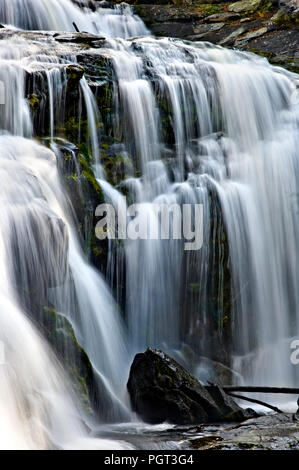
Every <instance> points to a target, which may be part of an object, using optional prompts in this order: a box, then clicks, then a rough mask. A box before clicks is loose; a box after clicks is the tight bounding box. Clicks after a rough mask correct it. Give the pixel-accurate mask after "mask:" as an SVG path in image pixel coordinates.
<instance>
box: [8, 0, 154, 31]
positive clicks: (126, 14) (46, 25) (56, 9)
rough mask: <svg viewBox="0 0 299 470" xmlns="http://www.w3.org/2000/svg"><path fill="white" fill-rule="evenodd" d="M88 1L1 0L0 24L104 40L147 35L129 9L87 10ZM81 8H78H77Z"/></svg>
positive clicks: (97, 8) (121, 7)
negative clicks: (78, 33) (91, 35)
mask: <svg viewBox="0 0 299 470" xmlns="http://www.w3.org/2000/svg"><path fill="white" fill-rule="evenodd" d="M90 3H91V2H89V0H80V2H76V1H72V0H39V1H38V2H36V1H35V0H1V2H0V21H1V23H4V24H5V25H11V26H15V27H17V28H22V29H29V30H49V31H74V30H75V27H74V23H75V24H76V26H77V28H79V30H80V31H87V32H89V33H94V34H98V35H102V36H104V37H124V38H125V37H135V36H143V35H147V34H149V32H148V30H147V29H146V27H145V26H144V23H143V22H142V21H141V19H140V18H139V17H138V16H136V15H134V14H133V11H132V8H131V7H130V6H129V5H127V4H125V3H122V4H120V5H118V6H116V8H114V9H111V8H99V7H97V6H95V7H94V8H93V9H91V8H90V6H91V5H90ZM79 5H80V6H79Z"/></svg>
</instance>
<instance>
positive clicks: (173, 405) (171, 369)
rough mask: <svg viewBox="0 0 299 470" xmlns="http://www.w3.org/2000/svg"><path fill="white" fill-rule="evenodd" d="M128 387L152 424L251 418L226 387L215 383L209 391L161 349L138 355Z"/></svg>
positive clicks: (134, 402) (137, 408)
mask: <svg viewBox="0 0 299 470" xmlns="http://www.w3.org/2000/svg"><path fill="white" fill-rule="evenodd" d="M127 386H128V391H129V394H130V398H131V403H132V407H133V409H134V411H136V412H137V413H138V414H139V415H140V416H141V417H142V418H143V419H144V420H145V421H147V422H150V423H161V422H164V421H167V422H171V423H175V424H194V423H208V422H224V421H230V422H233V421H235V422H236V421H237V422H240V421H244V420H245V419H247V417H248V415H247V414H246V412H244V410H242V409H241V408H240V407H239V406H238V405H237V404H236V403H235V402H234V401H233V400H232V398H230V397H229V396H227V395H226V394H225V392H223V390H221V389H220V388H219V387H217V386H215V387H214V388H213V391H212V393H209V392H208V391H207V389H206V388H205V387H204V386H203V385H201V383H200V382H199V381H198V380H197V379H196V378H195V377H193V376H192V375H191V374H189V373H188V372H187V371H186V370H185V369H184V368H183V367H182V366H181V365H180V364H178V363H177V362H176V361H174V360H173V359H172V358H170V357H169V356H168V355H167V354H165V353H163V352H162V351H160V350H154V349H147V351H145V353H142V354H137V355H136V356H135V358H134V361H133V364H132V366H131V370H130V376H129V381H128V385H127Z"/></svg>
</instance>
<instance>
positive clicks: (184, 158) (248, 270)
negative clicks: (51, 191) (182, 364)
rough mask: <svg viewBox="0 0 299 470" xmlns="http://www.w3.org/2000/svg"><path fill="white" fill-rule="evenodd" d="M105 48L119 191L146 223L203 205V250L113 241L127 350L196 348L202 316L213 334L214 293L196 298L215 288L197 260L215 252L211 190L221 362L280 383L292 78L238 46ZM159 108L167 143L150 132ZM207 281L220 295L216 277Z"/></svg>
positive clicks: (287, 369) (289, 258) (290, 259)
mask: <svg viewBox="0 0 299 470" xmlns="http://www.w3.org/2000/svg"><path fill="white" fill-rule="evenodd" d="M107 47H109V48H110V49H111V59H112V63H113V64H114V68H115V72H116V76H117V78H118V85H117V86H118V92H116V93H115V96H116V98H115V108H116V110H117V111H116V112H117V117H118V116H122V115H123V116H126V118H125V119H124V118H123V122H124V123H123V125H121V124H119V123H118V122H117V123H116V130H115V132H116V133H117V135H122V136H123V139H124V140H125V142H128V144H127V148H128V149H129V150H130V152H131V153H132V154H133V155H135V157H134V158H136V159H137V162H138V163H137V164H138V165H140V166H141V169H142V176H141V177H140V178H138V179H137V180H136V181H135V182H134V183H133V182H132V178H131V177H129V178H128V180H127V181H124V182H123V185H124V186H125V187H127V189H126V191H127V190H128V189H129V191H130V194H131V198H133V199H132V200H133V201H134V202H138V203H142V217H144V218H147V220H148V221H150V222H149V223H150V224H151V226H154V225H155V224H159V221H158V218H157V216H156V215H155V214H154V213H153V204H155V203H157V202H166V203H167V204H171V203H173V202H180V203H181V204H182V203H188V202H189V203H192V204H195V203H202V204H203V205H204V211H205V234H204V236H205V239H204V247H203V249H202V251H201V253H200V254H193V255H189V259H188V256H186V255H184V256H183V251H182V245H181V244H180V243H175V242H174V241H168V242H166V241H163V240H146V241H144V240H139V241H137V242H136V241H130V240H128V241H127V242H126V260H127V268H126V282H127V315H128V322H129V331H130V334H131V335H132V344H133V347H134V348H135V349H136V351H138V350H140V349H143V348H145V347H146V346H153V345H154V346H159V347H162V348H164V349H166V350H169V351H173V349H180V348H181V346H182V342H184V341H187V342H188V341H190V344H191V345H192V346H193V347H194V348H195V349H198V350H199V351H201V353H202V352H203V349H202V344H206V343H207V337H206V335H205V331H204V330H205V328H206V331H207V335H209V334H210V332H209V323H210V322H211V320H210V318H211V316H213V315H215V314H217V315H220V318H218V320H217V324H218V327H219V330H218V333H219V334H220V335H221V331H222V330H223V322H224V318H223V317H224V314H223V302H224V301H223V297H222V298H221V299H218V306H217V305H211V299H210V298H209V296H211V295H212V292H211V289H216V288H215V287H213V286H210V283H211V280H209V276H210V277H211V273H210V274H209V271H211V269H212V268H211V266H209V263H211V261H210V258H211V256H216V255H215V251H216V250H217V249H218V248H217V245H216V244H213V243H214V242H215V238H213V237H215V236H216V235H215V234H214V235H213V230H215V227H214V229H213V227H212V225H213V224H215V221H214V222H213V219H211V217H212V214H213V212H215V208H213V207H211V194H213V195H214V196H213V198H214V199H215V198H216V200H218V203H219V205H220V207H221V214H222V219H223V223H224V232H225V236H227V240H228V247H227V249H228V251H229V263H230V270H231V277H232V278H231V284H232V285H231V293H230V296H231V298H232V299H233V301H232V302H231V306H230V308H231V311H230V315H231V316H232V318H233V319H234V320H233V332H232V335H233V339H234V360H233V362H232V363H231V364H232V366H233V367H234V368H235V369H236V371H237V372H239V373H240V374H241V375H242V377H243V380H244V382H245V383H256V384H269V385H273V384H276V385H282V384H284V383H288V384H289V385H294V384H295V383H296V380H298V375H297V374H296V371H295V370H294V368H293V367H292V365H291V363H290V359H289V358H290V342H291V338H292V337H294V336H296V332H297V331H298V327H299V310H298V298H297V296H298V294H297V284H298V275H299V271H298V263H297V246H298V245H297V244H298V220H297V214H296V211H295V212H294V210H293V209H292V204H293V202H292V198H294V197H295V195H296V194H297V178H298V176H297V175H298V168H297V150H296V149H297V148H298V133H297V132H296V129H298V104H297V102H296V99H295V97H296V83H298V82H297V80H298V79H297V76H296V75H294V74H291V73H289V72H286V71H283V70H282V69H279V68H273V67H271V66H270V65H269V64H268V63H267V62H266V61H265V60H264V59H260V58H257V57H255V56H254V55H252V54H249V53H239V52H232V51H228V50H224V49H222V48H220V47H217V46H213V47H212V46H206V45H205V44H200V43H198V44H196V45H191V43H186V42H185V43H183V42H181V41H178V40H176V41H170V40H167V39H161V40H154V39H152V38H145V39H136V40H134V41H133V42H131V41H124V40H109V41H107ZM133 90H134V91H133ZM232 90H233V91H232ZM161 102H163V107H161ZM140 103H141V104H140ZM165 107H167V109H169V113H170V116H171V118H170V123H167V124H168V125H169V127H170V129H171V131H172V132H173V139H174V146H173V147H172V148H171V146H170V145H169V144H168V143H167V141H165V140H164V139H163V135H162V131H163V126H165V123H162V120H163V118H162V115H161V113H162V111H163V109H165ZM137 110H138V112H137ZM164 121H165V116H164ZM119 126H120V127H121V130H119ZM161 130H162V131H161ZM138 139H140V141H141V142H139V140H138ZM143 145H144V147H143ZM167 152H168V153H169V155H170V157H172V160H171V161H172V162H173V163H172V166H171V170H170V168H169V163H168V164H167V166H165V161H167V160H165V157H164V160H161V157H162V156H163V155H165V154H167ZM163 161H164V162H163ZM168 161H169V160H168ZM270 181H271V184H269V182H270ZM137 187H138V190H137V189H136V188H137ZM132 188H133V189H132ZM104 189H105V188H104ZM108 196H109V194H108ZM218 212H219V209H218ZM217 236H218V235H217ZM213 240H214V242H213ZM213 253H214V255H213ZM224 255H225V254H224V253H222V255H219V256H224ZM195 260H196V261H195ZM192 269H194V272H192ZM221 269H224V268H223V267H222V268H221ZM195 272H196V273H197V281H198V280H199V279H200V284H199V283H198V282H197V283H198V284H199V286H200V291H201V292H200V294H199V296H198V305H197V312H198V313H197V315H198V318H197V319H194V318H190V317H189V318H188V316H187V318H185V316H186V315H187V313H186V312H182V311H181V308H182V307H181V306H182V305H184V296H185V295H186V293H185V292H184V289H185V290H186V289H188V284H187V285H186V284H185V283H186V282H187V283H190V282H191V281H190V279H191V278H192V276H193V275H194V273H195ZM201 276H204V277H203V278H202V277H201ZM188 278H190V279H189V280H188ZM221 279H222V280H221ZM218 282H219V286H217V289H218V294H219V293H220V295H223V292H221V290H223V272H222V273H220V272H219V279H218ZM202 283H203V285H202ZM221 283H222V284H221ZM220 284H221V285H220ZM204 286H205V287H204ZM205 288H208V289H210V291H209V292H206V294H204V291H205ZM217 289H216V290H217ZM218 294H217V295H218ZM217 308H218V310H217ZM188 338H189V340H188ZM191 338H192V339H191ZM199 343H202V344H201V346H200V347H199V348H198V346H199ZM212 347H213V345H212ZM270 364H271V367H269V365H270Z"/></svg>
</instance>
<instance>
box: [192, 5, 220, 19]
mask: <svg viewBox="0 0 299 470" xmlns="http://www.w3.org/2000/svg"><path fill="white" fill-rule="evenodd" d="M222 10H223V8H222V7H221V6H219V5H214V4H211V3H207V4H203V5H200V6H199V7H198V8H197V10H196V12H197V13H199V14H200V15H204V16H210V15H214V14H216V13H220V12H221V11H222Z"/></svg>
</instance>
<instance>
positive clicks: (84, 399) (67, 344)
mask: <svg viewBox="0 0 299 470" xmlns="http://www.w3.org/2000/svg"><path fill="white" fill-rule="evenodd" d="M41 322H42V328H43V331H44V335H45V337H46V338H47V340H48V341H49V343H50V344H51V345H52V346H53V348H54V351H55V352H56V354H57V356H58V358H59V359H60V361H61V362H62V364H63V365H64V369H65V370H66V371H67V373H68V375H69V377H70V379H71V382H72V384H73V386H74V390H75V392H76V394H77V395H78V397H79V399H80V401H81V403H82V405H83V407H84V410H85V411H86V412H88V414H93V404H92V394H93V393H94V390H93V389H94V377H93V370H92V366H91V364H90V361H89V359H88V356H87V354H86V352H85V351H84V349H83V348H82V347H81V346H80V344H79V343H78V341H77V339H76V336H75V333H74V330H73V327H72V325H71V323H70V322H69V321H68V319H67V318H66V317H65V316H63V315H61V314H59V313H58V312H57V311H56V310H55V309H53V308H51V307H44V308H43V311H42V317H41Z"/></svg>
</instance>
